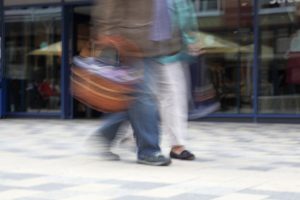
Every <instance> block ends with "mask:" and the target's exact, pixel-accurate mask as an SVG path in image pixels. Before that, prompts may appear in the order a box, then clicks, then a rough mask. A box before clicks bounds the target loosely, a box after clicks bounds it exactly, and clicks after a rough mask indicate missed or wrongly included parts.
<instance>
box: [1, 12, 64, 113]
mask: <svg viewBox="0 0 300 200" xmlns="http://www.w3.org/2000/svg"><path fill="white" fill-rule="evenodd" d="M5 30H6V38H5V39H6V40H5V49H6V51H5V53H6V63H5V69H6V70H5V76H6V79H7V80H8V104H7V109H8V111H10V112H50V111H59V110H60V61H61V42H60V40H61V9H60V8H44V9H39V8H28V9H18V10H9V11H7V12H5Z"/></svg>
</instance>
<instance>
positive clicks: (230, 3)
mask: <svg viewBox="0 0 300 200" xmlns="http://www.w3.org/2000/svg"><path fill="white" fill-rule="evenodd" d="M195 5H196V10H197V13H198V20H199V26H200V29H199V34H200V38H201V41H202V45H203V47H204V48H206V53H205V54H204V55H203V56H201V60H202V65H201V66H202V68H207V69H208V71H209V73H208V74H209V75H210V77H211V78H210V79H211V80H210V82H211V85H212V86H213V87H214V89H215V91H216V93H217V98H218V99H219V101H220V103H221V109H220V110H219V113H218V115H221V116H224V115H225V116H228V115H229V114H233V115H236V114H249V115H250V114H253V113H254V111H253V103H254V102H253V87H252V69H253V59H254V37H253V32H254V25H253V1H252V0H243V1H241V0H196V1H195ZM194 75H195V76H200V75H199V74H197V73H194ZM205 77H208V76H205ZM201 78H202V77H200V79H201Z"/></svg>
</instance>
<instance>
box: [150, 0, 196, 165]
mask: <svg viewBox="0 0 300 200" xmlns="http://www.w3.org/2000/svg"><path fill="white" fill-rule="evenodd" d="M154 3H155V5H154V6H155V8H154V11H155V12H154V17H153V27H152V29H151V33H150V40H151V41H153V42H154V43H156V44H160V43H163V42H166V41H170V40H173V41H176V42H178V44H179V47H180V48H177V49H176V50H175V51H173V52H171V53H161V54H160V55H158V56H155V57H153V60H154V61H155V64H154V65H153V66H152V68H153V70H154V71H155V74H154V78H155V84H156V89H155V92H156V95H157V99H158V102H159V107H160V108H159V110H160V117H161V123H162V132H163V133H164V134H169V135H170V142H171V151H170V157H171V158H175V159H180V160H194V159H195V155H194V154H193V153H191V152H190V151H189V150H187V148H186V145H187V141H186V137H187V113H188V109H187V107H188V93H189V92H188V81H189V77H188V76H189V71H188V64H187V61H188V60H189V59H187V58H188V57H190V56H197V55H199V54H200V53H201V49H200V47H201V46H200V45H199V43H198V41H197V38H196V37H195V33H196V31H197V30H198V25H197V18H196V13H195V9H194V6H193V3H192V2H191V1H190V0H155V1H154ZM167 47H168V46H161V47H160V48H167Z"/></svg>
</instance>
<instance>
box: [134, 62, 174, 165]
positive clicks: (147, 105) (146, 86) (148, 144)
mask: <svg viewBox="0 0 300 200" xmlns="http://www.w3.org/2000/svg"><path fill="white" fill-rule="evenodd" d="M144 69H145V70H144V82H143V84H141V85H140V87H139V88H138V90H139V92H138V94H137V95H138V96H137V99H136V101H135V103H134V104H133V105H132V107H131V109H130V110H129V119H130V122H131V125H132V127H133V131H134V134H135V137H136V141H137V148H138V152H137V153H138V162H139V163H142V164H149V165H169V164H170V159H169V158H166V157H164V156H163V155H161V149H160V146H159V142H160V141H159V136H160V135H159V134H160V129H159V116H158V108H157V100H156V96H155V94H154V85H155V82H154V81H155V78H154V73H155V71H154V70H153V61H151V60H150V59H146V61H145V67H144Z"/></svg>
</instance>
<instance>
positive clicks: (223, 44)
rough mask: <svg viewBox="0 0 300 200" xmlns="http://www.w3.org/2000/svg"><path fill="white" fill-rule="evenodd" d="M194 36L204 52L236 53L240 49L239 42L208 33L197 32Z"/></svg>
mask: <svg viewBox="0 0 300 200" xmlns="http://www.w3.org/2000/svg"><path fill="white" fill-rule="evenodd" d="M196 37H197V38H198V41H200V42H199V45H201V47H202V49H203V50H205V51H206V53H237V52H239V49H240V46H239V44H237V43H235V42H232V41H229V40H225V39H223V38H220V37H218V36H216V35H213V34H210V33H206V32H198V33H197V34H196Z"/></svg>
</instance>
